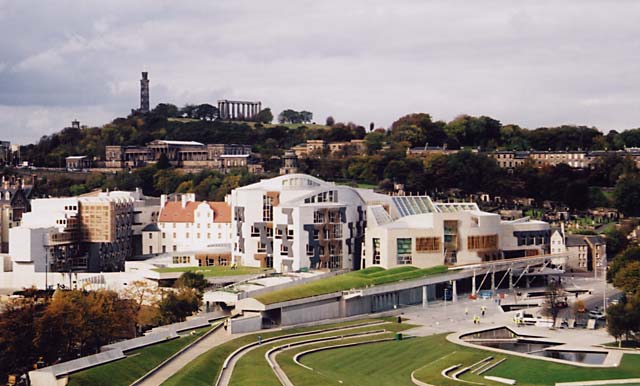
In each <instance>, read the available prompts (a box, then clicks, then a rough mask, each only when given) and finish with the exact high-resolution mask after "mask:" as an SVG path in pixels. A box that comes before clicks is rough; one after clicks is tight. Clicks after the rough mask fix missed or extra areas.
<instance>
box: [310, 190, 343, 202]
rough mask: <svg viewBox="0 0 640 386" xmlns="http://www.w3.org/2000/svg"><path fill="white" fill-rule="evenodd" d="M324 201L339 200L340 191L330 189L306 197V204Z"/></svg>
mask: <svg viewBox="0 0 640 386" xmlns="http://www.w3.org/2000/svg"><path fill="white" fill-rule="evenodd" d="M322 202H338V191H337V190H329V191H326V192H322V193H319V194H316V195H315V196H311V197H307V198H305V199H304V203H305V204H312V203H322Z"/></svg>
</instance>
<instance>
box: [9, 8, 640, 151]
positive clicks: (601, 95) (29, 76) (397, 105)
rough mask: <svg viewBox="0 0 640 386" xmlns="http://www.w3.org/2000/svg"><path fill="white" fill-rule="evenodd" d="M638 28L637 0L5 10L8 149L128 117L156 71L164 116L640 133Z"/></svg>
mask: <svg viewBox="0 0 640 386" xmlns="http://www.w3.org/2000/svg"><path fill="white" fill-rule="evenodd" d="M638 20H640V2H638V1H635V0H617V1H604V0H603V1H592V0H575V1H572V0H563V1H555V0H553V1H545V0H533V1H528V0H519V1H513V0H504V1H493V0H483V1H468V0H467V1H462V0H460V1H457V0H442V1H430V0H393V1H389V0H348V1H344V0H342V1H340V0H322V1H308V0H287V1H285V0H254V1H249V0H230V1H227V0H201V1H190V0H182V1H180V2H176V1H168V0H140V1H131V0H109V1H103V0H55V1H53V0H48V1H43V0H0V140H9V141H11V142H13V143H19V144H26V143H31V142H34V141H37V140H38V139H39V138H40V137H41V136H43V135H48V134H51V133H53V132H56V131H59V130H60V129H62V128H64V127H66V126H69V125H70V122H71V121H72V120H74V119H78V120H80V121H81V123H82V124H83V125H89V126H101V125H103V124H105V123H108V122H110V121H111V120H112V119H113V118H115V117H121V116H126V115H127V114H128V113H129V112H130V110H131V109H132V108H137V107H138V106H139V87H140V82H139V80H140V72H141V71H143V70H146V71H148V72H149V78H150V80H151V93H150V94H151V105H152V106H155V105H156V104H158V103H161V102H167V103H173V104H176V105H178V106H183V105H185V104H188V103H193V104H200V103H210V104H213V105H216V101H217V100H218V99H240V100H259V101H262V105H263V106H269V107H271V109H272V110H273V111H274V113H275V115H277V114H278V113H279V112H280V111H282V110H284V109H286V108H292V109H294V110H308V111H311V112H313V113H314V120H315V121H317V122H319V123H320V122H324V121H325V118H326V117H327V116H328V115H331V116H333V117H334V118H335V119H336V121H344V122H348V121H353V122H355V123H358V124H362V125H364V126H367V127H368V125H369V123H370V122H374V124H375V126H376V127H388V126H389V125H390V124H391V123H392V122H393V121H394V120H395V119H397V118H398V117H400V116H402V115H405V114H408V113H414V112H426V113H429V114H431V116H432V117H433V118H434V119H438V120H447V121H448V120H451V119H453V118H455V117H456V116H458V115H460V114H470V115H488V116H491V117H493V118H495V119H498V120H500V121H501V122H502V123H504V124H507V123H516V124H519V125H521V126H522V127H527V128H536V127H542V126H554V125H560V124H578V125H587V126H595V127H598V128H600V129H601V130H603V131H608V130H611V129H615V130H618V131H620V130H624V129H630V128H637V127H640V71H638V70H639V64H640V24H639V23H638Z"/></svg>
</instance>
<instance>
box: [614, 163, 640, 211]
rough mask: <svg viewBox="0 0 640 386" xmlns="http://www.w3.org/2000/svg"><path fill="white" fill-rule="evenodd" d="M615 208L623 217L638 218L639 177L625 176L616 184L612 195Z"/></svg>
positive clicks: (639, 206) (634, 175)
mask: <svg viewBox="0 0 640 386" xmlns="http://www.w3.org/2000/svg"><path fill="white" fill-rule="evenodd" d="M613 196H614V202H615V207H616V208H617V209H618V210H619V211H620V212H622V213H623V214H624V215H625V216H634V217H637V216H640V205H638V202H640V176H639V175H638V174H627V175H625V176H623V177H621V178H620V179H619V180H618V182H617V183H616V186H615V190H614V193H613Z"/></svg>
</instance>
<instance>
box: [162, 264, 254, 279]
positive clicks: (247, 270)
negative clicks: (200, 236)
mask: <svg viewBox="0 0 640 386" xmlns="http://www.w3.org/2000/svg"><path fill="white" fill-rule="evenodd" d="M154 271H156V272H160V273H166V272H188V271H191V272H197V273H201V274H203V275H204V276H205V277H214V276H237V275H252V274H257V273H260V272H263V271H264V270H263V269H261V268H253V267H237V268H236V269H231V267H230V266H221V265H212V266H209V267H172V268H157V269H154Z"/></svg>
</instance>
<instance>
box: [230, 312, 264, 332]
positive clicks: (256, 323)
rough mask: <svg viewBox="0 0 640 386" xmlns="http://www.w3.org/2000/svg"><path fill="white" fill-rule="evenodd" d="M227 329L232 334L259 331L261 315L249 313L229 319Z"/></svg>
mask: <svg viewBox="0 0 640 386" xmlns="http://www.w3.org/2000/svg"><path fill="white" fill-rule="evenodd" d="M229 329H230V330H231V333H232V334H241V333H244V332H253V331H260V330H261V329H262V315H261V314H260V313H251V314H247V315H245V316H243V317H240V318H234V319H229Z"/></svg>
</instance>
